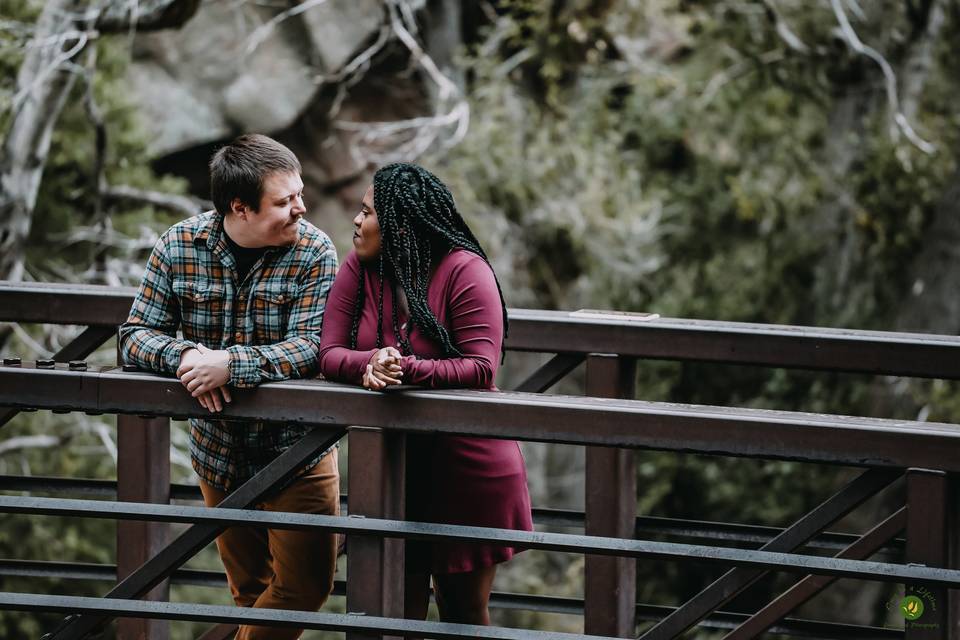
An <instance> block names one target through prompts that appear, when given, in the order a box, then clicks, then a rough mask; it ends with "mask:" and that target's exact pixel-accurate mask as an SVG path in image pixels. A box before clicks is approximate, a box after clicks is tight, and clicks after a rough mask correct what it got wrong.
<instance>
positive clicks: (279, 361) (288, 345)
mask: <svg viewBox="0 0 960 640" xmlns="http://www.w3.org/2000/svg"><path fill="white" fill-rule="evenodd" d="M227 351H228V352H229V353H230V384H231V385H233V386H235V387H252V386H254V385H257V384H259V383H261V382H267V381H271V382H276V381H278V380H289V379H290V378H306V377H309V376H312V375H314V374H316V372H317V366H318V358H319V354H320V345H319V340H318V339H316V338H306V337H299V338H292V339H290V340H284V341H283V342H278V343H276V344H270V345H261V346H256V347H250V346H244V345H234V346H232V347H229V348H227Z"/></svg>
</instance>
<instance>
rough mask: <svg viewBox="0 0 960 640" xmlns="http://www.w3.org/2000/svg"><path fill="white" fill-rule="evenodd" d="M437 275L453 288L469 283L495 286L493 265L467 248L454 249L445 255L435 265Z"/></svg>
mask: <svg viewBox="0 0 960 640" xmlns="http://www.w3.org/2000/svg"><path fill="white" fill-rule="evenodd" d="M437 275H439V276H440V277H441V279H442V280H443V281H445V282H447V283H449V284H450V285H451V286H453V287H454V288H460V287H461V286H464V285H469V284H473V285H476V284H483V285H486V284H489V285H491V286H495V284H494V275H493V267H491V266H490V264H489V263H488V262H487V261H486V260H485V259H484V258H483V257H481V256H479V255H477V254H475V253H473V252H472V251H468V250H467V249H454V250H453V251H451V252H449V253H448V254H447V255H445V256H444V257H443V259H441V260H440V262H439V264H438V265H437Z"/></svg>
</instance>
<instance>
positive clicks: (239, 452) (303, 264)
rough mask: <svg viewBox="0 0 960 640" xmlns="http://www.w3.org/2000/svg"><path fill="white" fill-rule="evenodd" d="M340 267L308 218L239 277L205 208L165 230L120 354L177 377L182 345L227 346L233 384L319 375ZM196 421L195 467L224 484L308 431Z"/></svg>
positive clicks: (216, 219) (247, 474)
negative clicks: (287, 243) (326, 314)
mask: <svg viewBox="0 0 960 640" xmlns="http://www.w3.org/2000/svg"><path fill="white" fill-rule="evenodd" d="M336 271H337V253H336V249H335V248H334V246H333V243H332V242H331V241H330V238H328V237H327V235H326V234H324V233H323V232H322V231H320V230H319V229H317V228H316V227H314V226H313V225H312V224H310V223H309V222H306V221H305V220H302V219H301V220H300V235H299V240H298V241H297V243H296V244H295V245H294V246H292V247H279V248H270V249H267V251H266V253H265V254H264V256H263V257H262V258H261V259H260V260H259V261H258V262H257V263H256V264H255V265H254V266H253V268H251V270H250V273H249V274H248V275H247V277H246V279H245V280H244V281H243V282H242V283H237V281H236V280H237V274H236V262H235V261H234V258H233V254H231V253H230V250H229V249H228V248H227V244H226V240H225V239H224V237H223V218H222V216H220V215H219V214H217V213H216V212H207V213H203V214H201V215H198V216H194V217H192V218H189V219H187V220H184V221H183V222H180V223H177V224H175V225H174V226H173V227H171V228H170V229H169V230H167V231H166V232H165V233H164V234H163V235H162V236H161V237H160V239H159V240H158V241H157V244H156V246H155V247H154V249H153V253H151V255H150V259H149V260H148V261H147V268H146V271H145V273H144V275H143V280H142V282H141V283H140V289H139V290H138V291H137V295H136V297H135V298H134V301H133V307H132V308H131V309H130V316H129V318H128V319H127V321H126V323H124V324H123V325H122V326H121V327H120V349H121V353H122V356H123V360H124V362H127V363H130V364H135V365H137V366H139V367H141V368H143V369H148V370H151V371H156V372H159V373H167V374H176V371H177V367H179V366H180V357H181V355H182V354H183V352H184V351H186V350H187V349H189V348H191V347H195V346H196V344H197V343H203V344H204V345H205V346H207V347H210V348H211V349H226V350H227V351H228V352H229V353H230V365H229V368H230V380H229V382H228V384H230V385H232V386H235V387H253V386H255V385H257V384H259V383H260V382H263V381H271V380H286V379H288V378H305V377H309V376H313V375H315V374H316V372H317V358H318V354H319V351H320V328H321V324H322V323H323V310H324V306H325V304H326V300H327V294H328V293H329V290H330V286H331V285H332V284H333V279H334V276H335V275H336ZM178 328H179V329H180V330H181V331H182V333H183V338H182V339H181V338H178V337H177V329H178ZM190 427H191V428H190V458H191V460H192V462H193V468H194V469H195V470H196V472H197V474H199V475H200V477H201V478H203V480H204V481H205V482H207V483H208V484H210V485H212V486H214V487H216V488H218V489H222V490H227V491H228V490H231V489H233V488H235V487H236V486H238V485H240V484H242V483H243V482H244V481H246V480H248V479H249V478H251V477H252V476H253V475H254V474H256V472H257V471H259V470H260V469H262V468H263V467H265V466H266V465H267V464H269V463H270V461H272V460H273V459H274V458H275V457H276V456H278V455H279V454H280V453H281V452H283V451H284V450H285V449H287V448H288V447H289V446H291V445H292V444H294V443H295V442H296V441H297V440H299V439H300V438H301V437H302V436H303V435H304V434H305V433H307V431H309V429H310V427H307V426H303V425H296V424H286V425H278V424H268V423H264V422H232V421H231V422H225V421H222V420H198V419H191V420H190ZM324 453H326V452H324ZM323 455H324V454H320V455H318V456H317V457H316V458H315V459H314V460H313V461H312V462H310V463H309V464H308V465H307V466H306V467H305V468H309V467H312V466H314V465H315V464H316V463H317V462H319V460H320V458H322V457H323Z"/></svg>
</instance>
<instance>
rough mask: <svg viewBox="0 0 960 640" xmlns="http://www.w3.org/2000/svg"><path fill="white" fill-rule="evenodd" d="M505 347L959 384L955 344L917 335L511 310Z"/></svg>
mask: <svg viewBox="0 0 960 640" xmlns="http://www.w3.org/2000/svg"><path fill="white" fill-rule="evenodd" d="M507 348H508V349H514V350H518V351H547V352H551V351H552V352H557V351H567V352H579V353H616V354H619V355H622V356H635V357H643V358H654V359H664V360H682V361H694V362H716V363H726V364H749V365H759V366H769V367H783V368H796V369H812V370H828V371H844V372H851V373H873V374H886V375H901V376H916V377H930V378H948V379H957V378H960V357H958V356H960V337H957V336H946V335H934V334H920V333H896V332H887V331H858V330H851V329H828V328H820V327H797V326H788V325H772V324H752V323H745V322H720V321H715V320H689V319H681V318H660V319H656V320H644V321H636V320H630V319H623V320H615V319H608V318H605V317H603V316H601V317H600V318H598V319H596V320H591V319H587V318H584V317H582V316H579V315H578V314H571V313H569V312H563V311H538V310H529V309H512V310H511V311H510V338H509V339H508V341H507Z"/></svg>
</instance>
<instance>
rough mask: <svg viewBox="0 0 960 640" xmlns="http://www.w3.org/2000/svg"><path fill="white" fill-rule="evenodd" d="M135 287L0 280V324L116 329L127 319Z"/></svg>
mask: <svg viewBox="0 0 960 640" xmlns="http://www.w3.org/2000/svg"><path fill="white" fill-rule="evenodd" d="M135 293H136V289H134V288H133V287H108V286H104V285H89V284H65V283H44V282H9V281H0V322H37V323H50V324H85V325H100V326H109V327H116V326H117V325H119V324H121V323H122V322H124V321H125V320H126V319H127V314H128V313H129V312H130V306H131V305H132V304H133V296H134V294H135Z"/></svg>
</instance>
